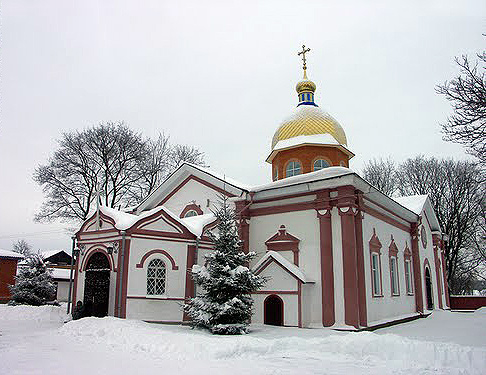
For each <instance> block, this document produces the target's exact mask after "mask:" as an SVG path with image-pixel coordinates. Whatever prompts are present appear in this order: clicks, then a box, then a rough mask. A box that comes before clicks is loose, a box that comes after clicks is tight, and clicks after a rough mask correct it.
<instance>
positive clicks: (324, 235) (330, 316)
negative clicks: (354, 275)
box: [316, 190, 336, 327]
mask: <svg viewBox="0 0 486 375" xmlns="http://www.w3.org/2000/svg"><path fill="white" fill-rule="evenodd" d="M331 209H332V207H331V205H330V197H329V191H328V190H326V191H323V192H320V193H318V195H317V199H316V211H317V217H318V219H319V243H320V257H321V288H322V325H323V326H324V327H330V326H332V325H333V324H334V323H335V321H336V318H335V312H334V310H335V306H334V270H333V268H334V260H333V256H332V226H331Z"/></svg>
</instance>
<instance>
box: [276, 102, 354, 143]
mask: <svg viewBox="0 0 486 375" xmlns="http://www.w3.org/2000/svg"><path fill="white" fill-rule="evenodd" d="M318 134H323V135H326V134H329V135H330V136H332V138H331V139H330V140H331V142H329V143H338V144H340V145H344V146H346V145H347V140H346V134H345V133H344V130H343V128H342V127H341V125H339V123H338V122H337V121H336V120H335V119H334V118H333V117H332V116H331V115H329V114H328V113H327V112H325V111H323V110H321V109H320V108H319V107H317V106H315V105H299V106H298V107H297V108H296V109H295V111H294V113H293V114H292V115H291V116H289V117H288V118H287V119H285V120H284V121H283V122H282V124H281V125H280V127H279V128H278V129H277V131H276V132H275V134H274V136H273V139H272V150H273V148H274V147H275V145H276V144H277V143H278V142H279V141H283V140H285V139H289V138H294V137H298V136H301V135H318ZM332 140H335V142H332Z"/></svg>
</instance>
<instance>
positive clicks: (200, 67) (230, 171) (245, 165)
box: [0, 0, 486, 250]
mask: <svg viewBox="0 0 486 375" xmlns="http://www.w3.org/2000/svg"><path fill="white" fill-rule="evenodd" d="M484 32H486V2H485V1H484V0H482V1H457V0H454V1H444V0H441V1H410V0H408V1H363V0H359V1H335V2H334V1H324V0H319V1H282V0H279V1H249V0H245V1H227V0H226V1H194V2H193V1H161V0H157V1H146V0H144V1H136V0H132V1H121V0H116V1H108V0H99V1H96V0H82V1H81V0H79V1H73V0H71V1H68V0H58V1H48V0H43V1H30V0H29V1H27V0H3V1H2V3H1V61H0V64H1V65H0V69H1V102H0V103H1V123H0V181H1V183H0V248H3V249H11V247H12V243H13V242H14V241H16V240H18V239H21V238H25V239H26V240H27V241H28V242H29V243H31V244H32V245H33V246H34V248H35V249H42V250H49V249H60V248H69V247H70V239H69V236H68V235H66V234H64V232H63V228H64V226H63V225H61V224H36V223H34V222H33V216H34V213H35V212H36V211H37V210H38V209H39V207H40V205H41V203H42V200H43V195H42V191H41V189H40V187H39V186H37V185H36V184H35V183H34V182H33V180H32V173H33V171H34V168H35V167H36V166H37V165H39V164H43V163H46V162H47V160H48V158H49V156H50V155H51V154H52V153H53V151H54V150H55V148H56V140H57V139H59V137H60V134H61V133H62V132H63V131H70V130H73V129H82V128H84V127H86V126H89V125H91V124H95V123H97V122H98V121H101V120H125V121H126V122H127V123H128V124H129V125H130V126H131V127H133V128H134V129H136V130H137V131H141V132H143V133H144V134H145V135H146V136H155V135H156V134H157V133H158V132H162V131H163V132H165V133H166V134H169V135H170V136H171V138H172V140H173V142H177V143H186V144H189V145H193V146H196V147H198V148H199V149H200V150H202V151H204V152H205V154H206V159H207V163H208V165H210V166H211V168H213V169H214V170H216V171H219V172H222V173H225V174H226V175H227V176H231V177H233V178H234V179H237V180H239V181H242V182H245V183H248V184H260V183H265V182H268V181H270V172H271V170H270V166H269V165H268V164H266V163H265V158H266V157H267V156H268V153H269V151H270V143H271V139H272V136H273V133H274V131H275V130H276V128H277V127H278V126H279V123H280V122H281V121H282V120H283V119H284V118H285V117H286V116H287V115H288V114H289V113H290V112H291V110H292V108H293V107H294V106H295V105H296V103H297V94H296V92H295V84H296V82H297V81H299V80H300V79H301V76H302V70H301V61H300V59H299V57H298V56H297V51H298V50H299V49H300V48H301V46H302V44H304V43H305V44H306V46H308V47H310V48H311V50H312V51H311V52H310V53H309V54H308V73H309V78H310V79H312V80H313V81H314V82H315V83H316V84H317V91H316V102H317V103H318V104H319V106H320V107H322V108H324V109H325V110H326V111H328V112H329V113H330V114H331V115H332V116H333V117H335V118H336V119H337V120H338V121H339V122H340V123H341V125H342V126H343V128H344V130H345V132H346V135H347V138H348V145H349V148H350V150H352V151H353V152H354V153H355V154H356V157H355V158H354V159H352V161H351V168H352V169H354V170H357V171H359V170H360V169H361V168H362V166H363V163H364V162H365V161H367V160H369V159H371V158H375V157H387V156H390V157H392V158H393V159H394V160H396V161H402V160H404V159H406V158H408V157H413V156H415V155H417V154H420V153H421V154H425V155H434V156H437V157H454V158H465V157H466V156H465V154H464V150H463V149H462V148H461V147H460V146H458V145H454V144H450V143H446V142H444V141H442V140H441V134H440V127H439V123H440V122H441V121H444V120H445V119H446V117H447V115H448V114H449V113H450V106H449V104H448V103H447V102H446V101H445V99H444V98H443V97H440V96H438V95H437V94H436V93H435V91H434V86H435V85H437V84H439V83H442V82H444V81H445V80H447V79H450V78H452V77H453V76H454V75H456V74H457V67H456V65H455V63H454V56H458V55H460V54H464V53H467V54H471V55H472V54H474V53H477V52H479V51H481V50H482V49H484V45H485V41H486V39H485V38H484V37H482V36H481V34H482V33H484Z"/></svg>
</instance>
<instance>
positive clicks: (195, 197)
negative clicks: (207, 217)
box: [164, 180, 233, 216]
mask: <svg viewBox="0 0 486 375" xmlns="http://www.w3.org/2000/svg"><path fill="white" fill-rule="evenodd" d="M219 196H220V193H218V192H217V191H215V190H213V189H212V188H210V187H208V186H205V185H203V184H201V183H200V182H198V181H195V180H188V182H187V183H186V184H185V185H184V186H182V187H181V188H180V189H179V190H177V192H176V193H175V194H174V195H173V196H171V197H170V198H169V199H168V200H167V201H166V202H164V206H165V207H167V208H168V209H169V210H170V211H172V212H173V213H174V214H176V215H177V216H179V215H180V214H181V212H182V211H183V210H184V208H185V207H186V206H187V205H188V204H191V203H192V202H193V201H195V202H196V205H198V206H199V207H200V208H201V210H202V211H203V214H209V213H211V210H212V209H214V207H215V205H216V206H217V205H218V203H219ZM208 199H209V207H208V202H207V200H208ZM229 203H230V204H231V205H233V203H231V202H229Z"/></svg>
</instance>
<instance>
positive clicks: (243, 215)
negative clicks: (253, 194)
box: [235, 200, 251, 254]
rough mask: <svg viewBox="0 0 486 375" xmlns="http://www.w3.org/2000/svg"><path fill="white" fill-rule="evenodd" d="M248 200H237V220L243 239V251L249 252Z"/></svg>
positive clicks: (239, 232) (241, 238)
mask: <svg viewBox="0 0 486 375" xmlns="http://www.w3.org/2000/svg"><path fill="white" fill-rule="evenodd" d="M250 204H251V202H248V201H247V200H244V201H236V203H235V206H236V220H237V221H238V234H239V235H240V240H241V241H242V247H243V252H244V253H245V254H248V252H249V251H250V210H249V206H250Z"/></svg>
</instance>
